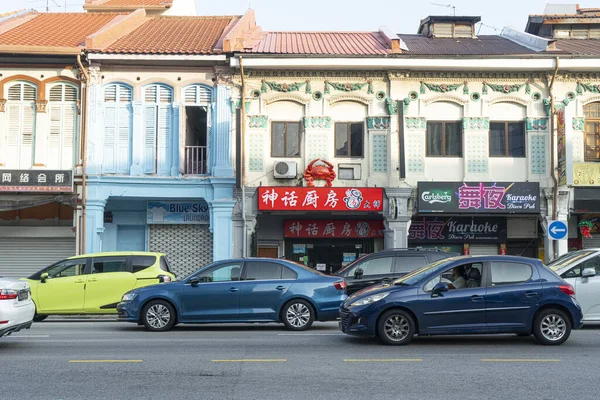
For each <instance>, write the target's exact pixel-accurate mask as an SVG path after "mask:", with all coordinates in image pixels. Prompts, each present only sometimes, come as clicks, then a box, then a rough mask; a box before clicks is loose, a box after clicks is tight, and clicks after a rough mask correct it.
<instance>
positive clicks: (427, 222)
mask: <svg viewBox="0 0 600 400" xmlns="http://www.w3.org/2000/svg"><path fill="white" fill-rule="evenodd" d="M506 227H507V223H506V218H499V217H486V218H484V217H422V218H413V220H412V222H411V223H410V230H409V231H408V240H410V241H411V243H415V244H416V243H435V242H443V243H464V242H466V241H474V242H494V243H502V242H505V241H506V231H507V228H506Z"/></svg>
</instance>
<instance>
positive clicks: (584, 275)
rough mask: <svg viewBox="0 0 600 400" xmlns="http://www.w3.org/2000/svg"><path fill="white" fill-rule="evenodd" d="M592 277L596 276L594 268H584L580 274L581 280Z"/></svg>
mask: <svg viewBox="0 0 600 400" xmlns="http://www.w3.org/2000/svg"><path fill="white" fill-rule="evenodd" d="M592 276H596V268H586V269H584V270H583V272H582V274H581V277H582V278H591V277H592Z"/></svg>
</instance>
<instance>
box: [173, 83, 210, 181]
mask: <svg viewBox="0 0 600 400" xmlns="http://www.w3.org/2000/svg"><path fill="white" fill-rule="evenodd" d="M211 99H212V91H211V89H210V88H208V87H206V86H203V85H191V86H187V87H186V88H184V89H183V100H184V102H185V103H186V105H185V109H184V111H185V112H184V116H183V117H184V119H185V142H182V143H180V144H179V146H180V148H181V147H184V148H185V159H184V162H185V164H184V166H183V171H184V172H185V173H186V174H190V175H202V174H206V173H207V172H208V168H207V160H208V137H209V134H210V128H211V125H212V121H211V106H210V103H211ZM182 150H183V149H182Z"/></svg>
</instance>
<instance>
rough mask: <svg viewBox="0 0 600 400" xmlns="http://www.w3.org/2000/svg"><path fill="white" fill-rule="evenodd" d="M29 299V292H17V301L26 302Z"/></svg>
mask: <svg viewBox="0 0 600 400" xmlns="http://www.w3.org/2000/svg"><path fill="white" fill-rule="evenodd" d="M28 298H29V292H28V291H27V290H23V291H21V292H19V297H18V299H19V301H23V300H27V299H28Z"/></svg>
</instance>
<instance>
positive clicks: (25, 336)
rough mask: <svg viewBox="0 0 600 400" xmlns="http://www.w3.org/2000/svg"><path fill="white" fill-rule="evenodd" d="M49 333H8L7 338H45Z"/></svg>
mask: <svg viewBox="0 0 600 400" xmlns="http://www.w3.org/2000/svg"><path fill="white" fill-rule="evenodd" d="M46 337H50V335H10V336H7V338H46Z"/></svg>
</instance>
